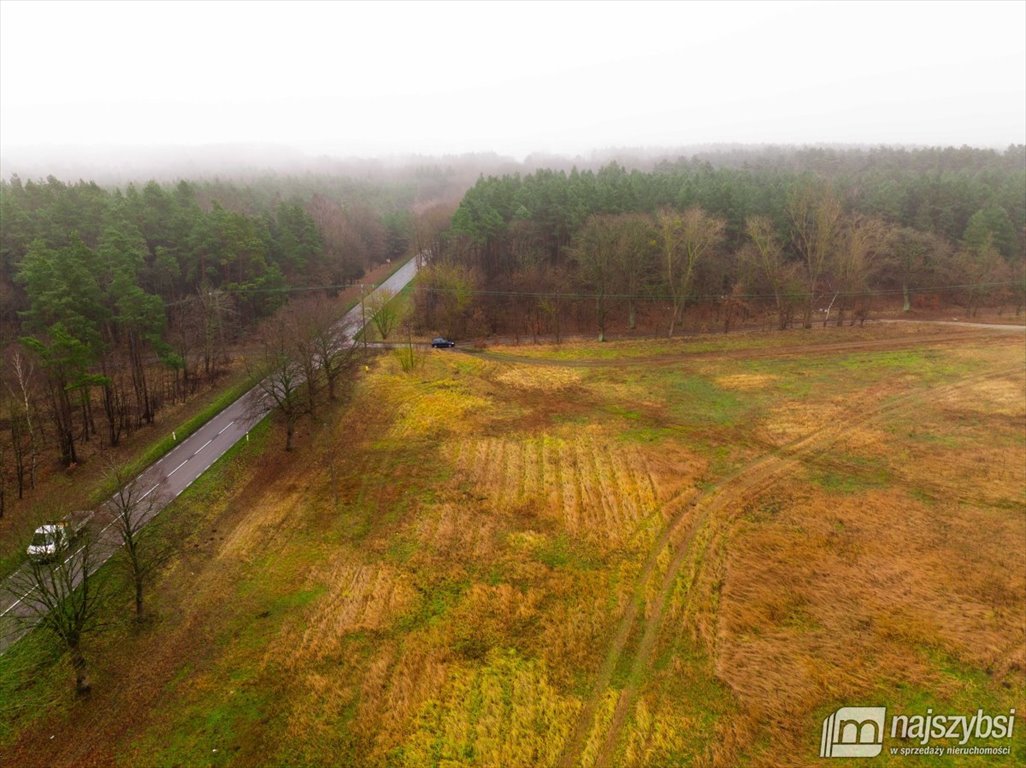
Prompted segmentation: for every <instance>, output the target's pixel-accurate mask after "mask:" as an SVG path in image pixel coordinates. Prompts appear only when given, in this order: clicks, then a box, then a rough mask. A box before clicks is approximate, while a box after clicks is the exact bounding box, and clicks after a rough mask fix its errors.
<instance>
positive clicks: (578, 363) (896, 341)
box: [458, 326, 1026, 368]
mask: <svg viewBox="0 0 1026 768" xmlns="http://www.w3.org/2000/svg"><path fill="white" fill-rule="evenodd" d="M997 327H998V328H999V329H1000V330H999V331H978V332H977V331H975V330H973V331H964V332H960V333H952V332H950V331H946V332H938V333H931V334H921V335H909V336H899V337H895V338H889V339H867V340H860V341H846V342H825V343H821V344H818V343H816V342H814V341H812V342H806V343H804V344H789V345H784V346H779V347H764V348H754V349H752V348H746V349H736V350H709V351H701V352H688V351H686V350H681V352H679V353H676V354H667V355H652V356H645V357H615V358H610V359H603V358H592V359H587V358H585V359H576V360H560V359H559V358H552V357H532V356H529V355H515V354H510V353H508V352H490V351H487V350H481V351H478V350H472V349H466V348H463V349H459V348H458V349H459V351H460V352H462V353H463V354H469V355H473V356H474V357H480V358H483V359H486V360H493V361H495V362H498V363H517V364H518V365H541V366H546V367H564V368H622V367H623V366H629V365H644V366H662V365H680V364H681V363H688V362H691V361H694V360H768V359H769V360H787V359H790V358H795V357H811V356H817V355H837V354H849V353H861V352H881V351H887V350H897V349H912V348H916V347H935V346H948V345H952V344H965V343H968V342H999V343H1008V342H1009V341H1015V340H1016V339H1015V337H1014V336H1013V337H1012V338H1009V337H1010V336H1011V335H1012V334H1011V333H1009V331H1008V330H1007V328H1008V326H997ZM1014 331H1016V332H1019V333H1021V332H1024V331H1026V328H1024V327H1022V326H1014Z"/></svg>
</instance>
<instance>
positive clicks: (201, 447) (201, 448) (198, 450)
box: [189, 432, 221, 458]
mask: <svg viewBox="0 0 1026 768" xmlns="http://www.w3.org/2000/svg"><path fill="white" fill-rule="evenodd" d="M217 434H221V433H220V432H218V433H217ZM212 442H214V438H210V439H209V440H207V442H205V443H203V445H201V446H200V447H199V448H197V449H196V453H199V452H200V451H202V450H203V449H204V448H206V447H207V446H208V445H210V444H211V443H212ZM196 453H194V454H192V455H193V456H195V455H196ZM189 458H192V456H190V457H189Z"/></svg>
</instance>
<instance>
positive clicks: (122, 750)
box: [0, 326, 1026, 768]
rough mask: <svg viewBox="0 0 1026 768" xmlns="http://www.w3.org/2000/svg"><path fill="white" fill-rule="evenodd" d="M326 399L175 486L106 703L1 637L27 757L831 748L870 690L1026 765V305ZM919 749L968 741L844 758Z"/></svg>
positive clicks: (945, 761)
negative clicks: (1005, 320)
mask: <svg viewBox="0 0 1026 768" xmlns="http://www.w3.org/2000/svg"><path fill="white" fill-rule="evenodd" d="M325 418H326V421H325V423H323V424H315V425H307V427H306V432H305V433H304V434H302V435H300V436H299V438H298V440H297V443H298V445H299V446H300V447H299V449H298V450H296V451H295V452H293V453H291V454H288V455H284V454H282V453H281V452H280V451H279V449H278V444H279V440H278V438H277V436H276V435H274V434H273V430H274V429H276V427H275V426H273V425H272V426H271V427H268V428H265V429H263V430H261V431H259V432H258V433H255V434H254V439H253V440H252V441H251V442H250V443H248V444H245V445H243V446H241V447H240V449H239V451H237V452H236V454H235V455H233V456H232V457H231V458H230V459H228V460H226V461H223V462H221V463H219V464H218V465H217V466H216V467H215V468H214V469H213V470H212V472H211V473H210V474H209V476H207V477H205V478H204V479H203V480H202V481H201V482H199V483H197V484H196V485H195V486H194V487H193V489H191V490H190V492H189V493H188V494H186V495H185V496H183V497H182V498H181V499H180V500H179V501H178V502H176V503H175V505H174V507H172V508H171V509H169V510H168V511H167V512H166V513H165V514H164V515H163V516H162V517H161V519H160V521H159V522H158V530H157V532H156V533H157V535H159V536H160V537H162V538H165V539H171V538H175V537H178V538H180V539H181V543H180V546H179V549H178V552H179V554H178V555H177V556H176V557H175V558H174V559H173V560H172V561H171V562H169V563H168V565H167V566H166V567H165V568H164V570H163V571H162V573H161V576H160V580H159V583H158V584H157V586H156V591H155V594H154V595H153V598H152V601H151V604H152V612H153V613H152V617H151V619H150V621H149V623H148V624H146V625H145V626H143V627H142V628H138V627H134V626H132V625H130V624H129V623H127V622H121V621H116V620H113V619H114V618H115V617H117V616H120V615H121V614H123V613H124V614H127V610H126V606H127V600H126V603H125V606H122V605H120V604H118V605H113V606H112V607H111V608H110V614H111V618H112V622H111V626H110V627H109V628H108V630H107V631H106V632H104V633H103V634H99V635H96V636H95V637H94V638H93V639H92V640H91V641H90V642H89V645H88V648H87V651H88V653H89V656H90V658H91V659H92V660H93V661H94V672H93V678H94V692H93V695H92V698H91V699H90V700H88V701H74V700H73V699H72V698H71V696H70V683H69V678H68V671H67V667H66V666H65V664H66V662H56V661H55V660H54V659H55V654H54V651H53V649H52V648H51V647H50V646H49V644H48V643H47V642H46V641H45V640H44V639H43V638H40V637H36V636H32V637H30V638H28V639H27V640H26V641H24V642H23V643H21V644H19V646H17V647H16V648H15V649H12V651H10V652H9V653H8V654H6V655H5V656H4V657H0V765H3V766H8V765H12V766H14V765H17V766H69V767H70V766H75V767H79V766H105V765H123V766H167V767H170V766H201V765H204V766H205V765H214V766H222V765H231V766H263V765H272V766H383V767H384V766H411V767H413V766H417V767H419V766H446V767H450V766H465V765H467V766H470V765H473V766H494V767H495V768H514V767H515V766H566V767H567V768H569V767H578V766H579V767H581V768H591V767H592V766H631V767H634V766H637V767H639V768H640V767H643V766H683V765H694V766H737V765H748V766H766V767H773V766H806V765H810V766H811V765H820V764H823V761H822V760H821V759H820V758H819V746H820V726H821V723H822V722H823V718H824V717H826V716H827V715H828V714H830V713H832V712H833V711H834V710H836V709H837V708H838V707H841V706H845V705H852V706H887V707H888V708H889V710H890V711H897V712H904V713H908V714H915V713H920V712H925V711H926V709H927V708H928V707H930V708H933V710H934V711H936V712H938V713H939V712H951V713H975V712H976V710H977V709H978V708H983V709H985V710H988V711H991V712H992V713H995V714H1003V713H1006V712H1007V711H1008V709H1009V708H1012V707H1015V708H1017V711H1018V714H1017V715H1016V730H1015V738H1014V740H1013V744H1012V754H1011V755H1008V756H998V757H988V758H976V759H975V762H972V763H971V764H980V765H988V766H998V765H1020V764H1023V763H1024V762H1026V723H1024V722H1023V715H1024V714H1026V700H1024V695H1023V691H1024V686H1026V348H1024V344H1023V336H1022V334H1015V333H1004V334H1001V333H992V332H987V331H978V330H971V331H970V330H959V329H954V328H945V329H943V332H939V331H938V329H937V328H935V327H934V328H931V327H927V326H922V327H917V326H901V327H899V326H881V327H876V328H866V329H829V330H817V331H815V332H801V331H796V332H786V333H776V334H750V335H742V336H737V337H726V338H724V339H720V340H717V339H712V340H702V341H700V342H696V341H690V342H689V341H676V342H668V341H664V342H652V341H648V342H625V343H619V344H606V345H603V346H601V347H596V346H591V345H584V346H578V347H571V346H564V347H556V348H546V347H530V348H518V347H507V348H493V349H489V350H488V351H486V352H484V353H478V354H468V353H460V352H454V351H448V350H443V351H435V352H432V353H431V354H429V355H426V356H425V357H424V359H423V361H422V364H421V366H420V367H419V368H418V369H417V370H416V371H415V372H413V373H412V374H408V373H403V372H402V370H401V368H400V366H399V364H398V362H397V361H396V360H395V359H394V358H392V357H390V356H388V355H385V356H382V357H379V358H377V359H376V361H375V362H373V363H372V364H371V365H370V368H369V371H367V372H365V373H363V374H362V376H361V379H360V381H359V382H358V383H357V385H356V387H355V390H354V393H353V395H352V398H351V399H350V401H349V402H348V403H347V404H346V405H345V406H342V407H339V408H338V409H337V410H336V411H335V412H334V413H331V414H328V415H326V417H325ZM959 759H961V760H963V762H958V760H959ZM910 760H911V761H914V762H915V764H916V765H935V766H949V765H950V766H955V765H962V764H966V763H965V760H966V758H955V757H939V758H925V757H914V758H912V757H890V756H889V755H887V754H883V755H881V756H880V757H879V758H877V759H876V760H875V761H865V760H862V761H859V760H853V761H845V760H834V761H827V763H829V764H834V763H836V764H838V765H844V764H846V763H847V762H851V763H852V764H860V765H870V764H872V765H901V764H905V761H910Z"/></svg>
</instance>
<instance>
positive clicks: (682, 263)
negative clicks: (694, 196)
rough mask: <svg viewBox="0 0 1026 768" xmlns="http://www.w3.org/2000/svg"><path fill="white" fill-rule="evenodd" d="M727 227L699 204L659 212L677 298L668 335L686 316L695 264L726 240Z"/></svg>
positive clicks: (667, 266) (673, 296)
mask: <svg viewBox="0 0 1026 768" xmlns="http://www.w3.org/2000/svg"><path fill="white" fill-rule="evenodd" d="M725 227H726V225H725V224H724V222H723V220H722V219H717V218H715V217H713V216H710V215H709V214H708V213H706V212H705V211H704V210H702V209H701V208H698V207H692V208H689V209H688V210H687V211H685V212H684V213H683V214H681V213H677V212H676V211H661V212H660V213H659V233H660V245H661V248H662V255H663V267H664V268H665V270H666V271H665V273H664V274H665V276H666V286H667V288H669V290H670V298H671V299H672V301H673V312H672V315H671V317H670V329H669V332H668V334H667V335H668V336H671V337H672V336H673V331H674V329H675V328H676V326H677V323H678V322H680V321H681V320H683V318H684V309H685V306H686V303H687V299H688V295H689V294H690V292H691V284H692V282H693V280H694V277H695V267H696V266H697V265H698V262H699V261H700V260H701V259H702V258H703V256H705V255H706V254H707V253H708V252H709V251H710V250H712V249H713V248H715V247H716V246H717V245H719V243H720V242H721V241H722V240H723V232H724V230H725Z"/></svg>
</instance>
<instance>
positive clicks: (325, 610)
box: [270, 563, 417, 667]
mask: <svg viewBox="0 0 1026 768" xmlns="http://www.w3.org/2000/svg"><path fill="white" fill-rule="evenodd" d="M313 585H318V586H324V587H325V588H326V589H327V594H326V595H325V596H324V597H322V598H320V599H318V600H316V601H315V602H314V604H313V608H312V610H310V611H308V615H307V616H306V617H304V621H303V622H302V624H300V625H291V626H288V627H287V628H286V629H285V630H284V632H283V636H282V638H281V639H280V641H279V642H278V644H277V646H278V647H276V648H272V649H271V653H270V656H271V657H274V658H275V659H277V660H279V661H283V662H284V663H285V664H286V665H287V666H292V667H295V666H298V665H302V664H308V663H309V662H310V661H311V660H318V659H323V658H326V657H330V656H333V655H335V654H337V653H338V650H339V648H340V647H341V645H342V642H343V640H344V638H345V636H346V634H348V633H350V632H355V631H357V630H376V629H381V628H383V627H385V626H386V625H387V624H388V623H389V622H391V621H392V620H393V619H395V618H396V617H397V616H399V615H400V614H402V613H404V612H405V611H407V610H409V608H410V607H411V606H412V605H413V604H414V602H415V601H416V599H417V596H416V592H415V590H414V589H413V587H412V585H411V584H410V582H409V578H408V577H407V576H405V575H404V574H402V573H401V572H398V571H396V570H395V569H394V568H392V567H390V566H388V565H385V564H375V565H353V564H348V563H341V564H338V565H336V566H334V567H332V568H329V569H325V570H324V571H322V572H319V573H317V574H315V575H314V576H313V577H312V578H311V586H313Z"/></svg>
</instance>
